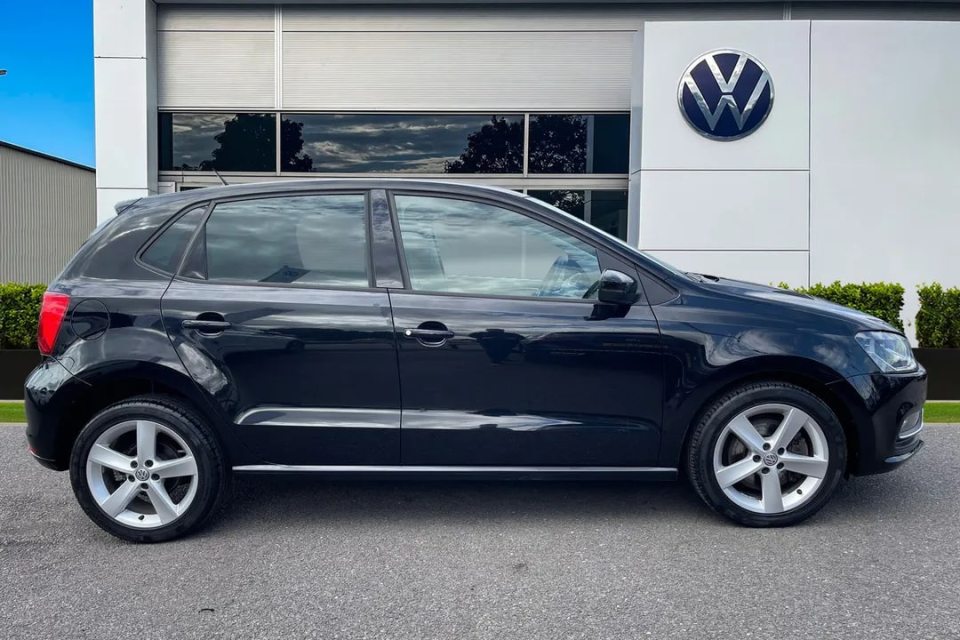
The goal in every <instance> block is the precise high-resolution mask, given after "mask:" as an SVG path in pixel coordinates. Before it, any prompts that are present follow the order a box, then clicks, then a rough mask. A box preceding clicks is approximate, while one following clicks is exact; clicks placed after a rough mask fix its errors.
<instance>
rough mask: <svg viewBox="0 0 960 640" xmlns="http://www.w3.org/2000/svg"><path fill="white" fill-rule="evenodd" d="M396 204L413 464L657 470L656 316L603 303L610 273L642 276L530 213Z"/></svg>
mask: <svg viewBox="0 0 960 640" xmlns="http://www.w3.org/2000/svg"><path fill="white" fill-rule="evenodd" d="M394 204H395V214H396V221H397V226H398V228H399V236H400V239H401V255H402V256H403V257H404V262H405V270H406V273H407V278H406V281H407V282H406V285H407V287H406V288H405V289H403V290H393V289H391V291H390V299H391V304H392V306H393V314H394V323H395V325H396V329H397V332H398V337H399V343H398V345H399V351H398V353H399V360H400V376H401V389H402V399H403V402H402V404H403V428H402V429H401V434H402V435H401V438H402V451H403V462H404V464H407V465H467V466H474V465H476V466H537V467H540V466H546V467H548V466H603V467H610V466H617V467H642V466H655V465H656V464H657V457H658V450H659V441H660V440H659V437H660V436H659V433H660V432H659V428H660V419H661V409H662V397H663V396H662V394H663V382H662V375H663V362H662V353H661V349H660V335H659V330H658V327H657V322H656V319H655V318H654V316H653V313H652V312H651V310H650V307H649V305H648V304H647V303H646V301H645V300H643V299H641V300H640V301H639V302H637V303H636V304H634V305H632V306H630V307H623V308H620V307H617V308H611V307H609V306H607V305H602V304H598V303H597V300H596V299H595V297H596V296H595V288H594V285H595V283H596V282H597V280H598V279H599V277H600V273H601V271H602V270H603V269H607V268H611V269H617V270H620V271H623V272H626V273H630V272H631V271H632V272H633V275H634V276H636V270H635V268H634V267H632V266H631V265H630V264H627V263H624V262H621V261H619V260H618V259H617V258H615V257H613V256H611V255H609V254H607V253H606V252H604V251H603V250H602V249H597V248H596V247H594V246H591V244H590V243H589V241H588V240H587V239H584V238H583V237H578V236H577V235H575V234H574V233H571V232H569V231H567V230H564V229H561V228H559V227H558V226H556V225H554V224H551V223H550V221H549V220H546V219H538V218H536V217H533V216H531V215H530V213H529V212H524V211H523V210H512V209H509V208H506V207H504V206H503V205H500V204H495V203H490V202H484V201H482V200H474V199H467V198H459V197H440V196H438V195H436V194H420V193H413V192H411V193H396V194H394Z"/></svg>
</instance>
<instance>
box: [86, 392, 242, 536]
mask: <svg viewBox="0 0 960 640" xmlns="http://www.w3.org/2000/svg"><path fill="white" fill-rule="evenodd" d="M70 480H71V483H72V485H73V490H74V493H75V494H76V496H77V500H78V501H79V503H80V506H81V507H82V508H83V510H84V511H85V512H86V514H87V515H88V516H89V517H90V518H91V519H92V520H93V521H94V522H95V523H96V524H97V525H99V526H100V527H101V528H103V529H104V530H106V531H107V532H109V533H112V534H113V535H115V536H117V537H119V538H123V539H125V540H130V541H133V542H160V541H163V540H170V539H173V538H176V537H179V536H182V535H184V534H186V533H188V532H190V531H192V530H194V529H196V528H197V527H199V526H200V525H202V524H203V523H204V522H205V521H206V520H207V519H208V518H209V517H210V516H211V515H213V514H214V513H215V512H216V510H217V508H218V507H219V506H220V502H221V499H222V497H223V496H224V494H225V492H226V486H227V480H228V476H227V471H226V462H225V459H224V456H223V454H222V452H221V449H220V447H219V446H218V443H217V441H216V438H214V437H213V435H212V434H211V433H210V432H209V430H208V429H207V428H206V427H205V425H204V424H203V422H202V420H201V419H200V418H199V417H198V416H197V415H195V414H194V413H193V412H192V411H191V410H190V409H189V408H188V407H186V406H184V405H183V404H182V403H180V402H178V401H177V400H175V399H172V398H165V397H159V396H145V397H140V398H134V399H132V400H127V401H124V402H120V403H117V404H115V405H113V406H110V407H108V408H107V409H105V410H103V411H101V412H100V413H99V414H97V415H96V416H94V418H93V419H92V420H91V421H90V422H89V423H88V424H87V425H86V427H84V429H83V430H82V431H81V432H80V435H79V436H78V437H77V441H76V443H75V444H74V448H73V453H72V455H71V459H70Z"/></svg>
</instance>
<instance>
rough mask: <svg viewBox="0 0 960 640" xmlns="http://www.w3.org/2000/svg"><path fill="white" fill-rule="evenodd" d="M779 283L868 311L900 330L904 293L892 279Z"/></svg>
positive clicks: (900, 286)
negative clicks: (795, 285)
mask: <svg viewBox="0 0 960 640" xmlns="http://www.w3.org/2000/svg"><path fill="white" fill-rule="evenodd" d="M780 286H781V287H784V288H787V289H794V291H798V292H800V293H806V294H809V295H811V296H815V297H817V298H823V299H824V300H829V301H830V302H835V303H837V304H842V305H843V306H845V307H850V308H851V309H857V310H858V311H863V312H864V313H869V314H870V315H872V316H876V317H877V318H880V319H881V320H885V321H887V322H889V323H890V324H892V325H893V326H895V327H896V328H898V329H900V330H901V331H903V321H902V320H900V310H901V309H903V293H904V291H903V286H902V285H899V284H896V283H893V282H862V283H860V284H854V283H849V282H848V283H846V284H842V283H841V282H840V281H839V280H838V281H836V282H834V283H832V284H814V285H811V286H809V287H806V288H803V287H801V288H793V287H788V286H787V285H785V284H781V285H780Z"/></svg>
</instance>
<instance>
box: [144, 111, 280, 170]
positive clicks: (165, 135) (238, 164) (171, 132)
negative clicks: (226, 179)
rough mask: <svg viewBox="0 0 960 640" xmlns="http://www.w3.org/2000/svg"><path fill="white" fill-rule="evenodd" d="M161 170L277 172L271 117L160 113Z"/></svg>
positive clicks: (269, 114)
mask: <svg viewBox="0 0 960 640" xmlns="http://www.w3.org/2000/svg"><path fill="white" fill-rule="evenodd" d="M159 122H160V169H161V170H171V169H173V170H183V171H212V170H214V169H216V170H217V171H270V172H274V171H276V168H277V167H276V163H277V145H276V140H277V129H276V116H275V115H274V114H272V113H161V114H160V116H159Z"/></svg>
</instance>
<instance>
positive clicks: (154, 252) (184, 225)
mask: <svg viewBox="0 0 960 640" xmlns="http://www.w3.org/2000/svg"><path fill="white" fill-rule="evenodd" d="M205 211H206V205H204V206H202V207H197V208H196V209H191V210H190V211H188V212H187V213H185V214H183V215H182V216H180V219H179V220H177V221H176V222H174V223H173V224H172V225H170V226H169V227H167V228H166V229H165V230H164V231H163V233H161V234H160V235H159V236H157V238H156V239H154V241H153V242H151V243H150V246H149V247H147V250H146V251H144V252H143V255H141V256H140V260H141V261H142V262H143V263H144V264H147V265H150V266H151V267H153V268H154V269H159V270H160V271H163V272H164V273H170V274H173V273H176V271H177V267H178V266H180V259H181V258H182V257H183V252H184V250H185V249H186V247H187V243H188V242H189V241H190V238H191V237H192V236H193V232H194V231H195V230H196V228H197V225H198V224H200V221H201V220H202V219H203V214H204V212H205Z"/></svg>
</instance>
